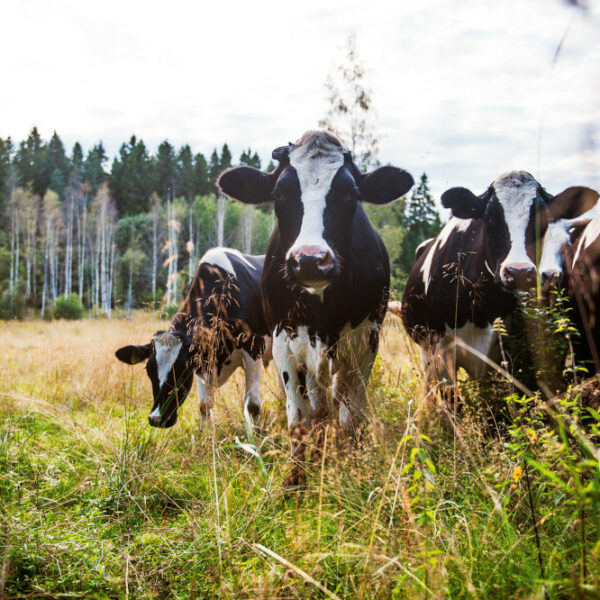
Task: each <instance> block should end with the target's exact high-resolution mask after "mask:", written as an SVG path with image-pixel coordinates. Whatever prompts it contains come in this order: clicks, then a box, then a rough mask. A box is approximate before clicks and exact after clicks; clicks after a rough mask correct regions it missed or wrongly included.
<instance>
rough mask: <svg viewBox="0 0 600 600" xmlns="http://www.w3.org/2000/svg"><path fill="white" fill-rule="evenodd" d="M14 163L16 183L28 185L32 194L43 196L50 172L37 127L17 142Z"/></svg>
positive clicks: (22, 185)
mask: <svg viewBox="0 0 600 600" xmlns="http://www.w3.org/2000/svg"><path fill="white" fill-rule="evenodd" d="M14 164H15V166H16V167H17V175H18V180H17V185H19V186H21V187H30V188H31V191H32V192H33V193H34V194H37V195H38V196H40V197H42V196H44V194H45V193H46V189H47V188H48V184H49V183H50V174H49V173H48V170H47V161H46V147H45V145H44V142H43V141H42V138H41V136H40V134H39V132H38V130H37V127H34V128H33V129H32V130H31V132H30V133H29V135H28V136H27V139H26V140H25V141H22V142H21V143H20V144H19V149H18V150H17V152H16V155H15V159H14Z"/></svg>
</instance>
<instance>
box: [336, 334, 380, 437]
mask: <svg viewBox="0 0 600 600" xmlns="http://www.w3.org/2000/svg"><path fill="white" fill-rule="evenodd" d="M359 349H361V350H362V351H360V352H354V353H352V354H351V355H350V357H348V358H350V359H351V360H348V358H347V359H346V360H344V362H342V364H341V365H340V368H339V369H338V370H337V372H336V374H335V377H334V380H333V394H334V397H335V398H336V399H337V401H338V402H339V415H338V419H339V423H340V426H341V427H342V429H343V430H344V431H346V432H348V433H352V434H354V435H356V433H357V432H358V429H359V426H360V425H361V424H362V423H364V422H365V421H366V418H367V385H368V383H369V377H370V376H371V371H372V370H373V363H374V362H375V356H376V354H377V353H376V352H374V351H372V350H371V349H370V348H369V347H365V346H362V347H359Z"/></svg>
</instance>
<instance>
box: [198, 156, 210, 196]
mask: <svg viewBox="0 0 600 600" xmlns="http://www.w3.org/2000/svg"><path fill="white" fill-rule="evenodd" d="M194 190H195V194H194V195H198V196H207V195H208V194H210V193H211V192H212V191H213V190H211V189H210V177H209V169H208V163H207V162H206V158H205V157H204V154H202V153H198V154H196V156H195V157H194Z"/></svg>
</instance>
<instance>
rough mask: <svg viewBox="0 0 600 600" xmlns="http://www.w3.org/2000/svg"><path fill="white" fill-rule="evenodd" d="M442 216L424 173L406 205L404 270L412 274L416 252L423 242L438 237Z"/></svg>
mask: <svg viewBox="0 0 600 600" xmlns="http://www.w3.org/2000/svg"><path fill="white" fill-rule="evenodd" d="M441 225H442V223H441V220H440V215H439V213H438V211H437V208H436V205H435V201H434V199H433V196H432V195H431V192H430V191H429V183H428V179H427V174H426V173H423V174H422V175H421V179H420V181H419V184H418V185H417V187H416V188H415V189H414V190H413V192H412V194H411V196H410V199H409V201H408V203H407V205H406V217H405V222H404V226H405V228H406V235H405V236H404V240H403V244H402V246H403V263H404V264H403V269H404V271H405V273H408V272H410V269H411V267H412V265H413V263H414V256H415V250H416V249H417V247H418V246H419V244H420V243H421V242H424V241H425V240H426V239H428V238H430V237H434V236H436V235H437V234H438V233H439V231H440V228H441Z"/></svg>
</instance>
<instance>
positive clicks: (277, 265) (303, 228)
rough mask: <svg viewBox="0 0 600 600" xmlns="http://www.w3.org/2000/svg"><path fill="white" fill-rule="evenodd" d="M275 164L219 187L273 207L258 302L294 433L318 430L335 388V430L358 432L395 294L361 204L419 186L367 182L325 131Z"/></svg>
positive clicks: (377, 178) (394, 178) (385, 172)
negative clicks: (260, 301) (316, 426)
mask: <svg viewBox="0 0 600 600" xmlns="http://www.w3.org/2000/svg"><path fill="white" fill-rule="evenodd" d="M272 156H273V158H274V159H275V160H276V161H277V162H278V166H277V168H276V169H275V170H274V171H273V172H272V173H263V172H261V171H259V170H257V169H254V168H252V167H246V166H241V167H236V168H232V169H229V170H227V171H224V172H223V173H222V174H221V175H220V177H219V179H218V186H219V188H220V190H221V191H222V192H223V193H224V194H226V195H227V196H229V197H231V198H234V199H236V200H238V201H240V202H242V203H245V204H260V203H265V202H273V203H274V208H275V215H276V217H277V221H276V225H275V229H274V231H273V233H272V235H271V238H270V240H269V244H268V247H267V255H266V258H265V268H264V272H263V277H262V294H263V303H264V309H265V319H266V322H267V328H268V331H269V333H271V334H272V336H273V360H274V363H275V366H276V369H277V371H278V372H279V374H280V376H281V379H282V382H283V384H284V388H285V395H286V413H287V423H288V427H289V429H290V431H291V432H292V433H293V432H295V431H296V432H302V431H307V430H308V428H310V427H311V425H312V424H313V423H316V422H319V421H321V420H322V419H323V418H324V417H325V416H326V415H327V412H328V410H327V394H326V392H327V390H328V389H329V387H330V384H331V387H332V392H333V398H334V401H335V403H336V404H337V405H338V407H339V412H338V418H339V423H340V425H341V426H342V428H343V429H345V430H346V431H352V432H353V431H355V430H356V429H355V428H356V427H357V426H358V425H359V424H360V423H361V422H363V421H364V419H365V417H366V383H367V381H368V379H369V376H370V373H371V369H372V367H373V362H374V359H375V355H376V353H377V349H378V345H379V334H380V329H381V324H382V322H383V318H384V316H385V311H386V304H387V298H388V290H389V284H390V273H389V259H388V255H387V252H386V249H385V246H384V244H383V241H382V240H381V238H380V236H379V235H378V233H377V232H376V231H375V229H374V228H373V226H372V225H371V223H370V221H369V219H368V217H367V215H366V214H365V211H364V209H363V207H362V203H363V202H368V203H373V204H386V203H388V202H392V201H393V200H395V199H396V198H399V197H400V196H402V195H404V194H405V193H406V192H407V191H408V190H409V189H410V188H411V187H412V185H413V183H414V181H413V178H412V177H411V176H410V175H409V174H408V173H407V172H405V171H403V170H401V169H398V168H395V167H392V166H385V167H380V168H378V169H375V170H374V171H372V172H370V173H363V172H361V171H360V170H359V169H358V167H357V166H356V164H355V163H354V161H353V159H352V156H351V153H350V152H348V151H347V150H346V149H345V148H344V147H343V145H342V143H341V142H340V141H339V140H338V139H337V138H336V137H335V136H333V135H332V134H330V133H327V132H325V131H307V132H306V133H304V134H303V135H302V136H301V137H300V139H299V140H298V141H297V142H296V143H291V142H290V143H289V144H288V145H287V146H282V147H279V148H276V149H275V150H274V151H273V154H272ZM299 435H301V433H300V434H299Z"/></svg>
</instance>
